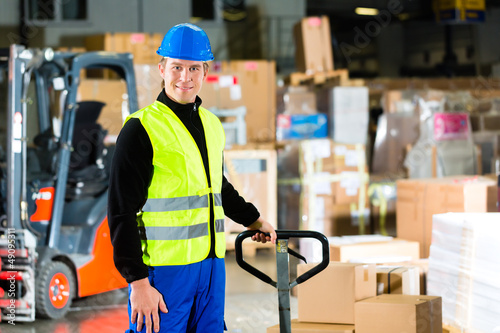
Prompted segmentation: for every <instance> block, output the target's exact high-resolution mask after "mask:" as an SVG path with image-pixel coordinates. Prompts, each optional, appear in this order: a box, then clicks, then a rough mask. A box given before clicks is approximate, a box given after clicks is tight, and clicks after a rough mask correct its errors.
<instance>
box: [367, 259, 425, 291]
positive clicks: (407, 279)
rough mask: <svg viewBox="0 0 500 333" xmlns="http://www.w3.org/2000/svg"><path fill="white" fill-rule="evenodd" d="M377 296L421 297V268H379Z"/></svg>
mask: <svg viewBox="0 0 500 333" xmlns="http://www.w3.org/2000/svg"><path fill="white" fill-rule="evenodd" d="M376 270H377V295H381V294H401V295H420V268H419V267H416V266H377V268H376Z"/></svg>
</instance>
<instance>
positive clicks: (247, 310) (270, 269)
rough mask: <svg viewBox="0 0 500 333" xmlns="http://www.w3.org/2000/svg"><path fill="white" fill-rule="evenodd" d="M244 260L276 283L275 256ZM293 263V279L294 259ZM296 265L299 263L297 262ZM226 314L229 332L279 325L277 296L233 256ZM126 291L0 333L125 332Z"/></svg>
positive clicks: (260, 331)
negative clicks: (240, 265)
mask: <svg viewBox="0 0 500 333" xmlns="http://www.w3.org/2000/svg"><path fill="white" fill-rule="evenodd" d="M245 260H246V261H247V262H248V263H250V264H251V265H253V266H255V267H257V268H258V269H260V270H261V271H263V272H264V273H266V274H267V275H269V276H270V277H271V278H272V279H273V280H275V281H276V262H275V254H274V253H272V251H271V250H259V251H258V252H257V254H256V255H255V256H254V257H249V256H245ZM290 262H291V263H292V264H291V266H292V273H291V274H292V276H293V266H294V263H295V261H294V258H292V259H290ZM295 264H296V263H295ZM226 274H227V283H226V314H225V320H226V325H227V328H228V332H231V333H265V332H266V328H267V327H269V326H273V325H276V324H278V323H279V314H278V293H277V291H276V289H275V288H273V287H272V286H270V285H267V284H265V283H264V282H262V281H260V280H259V279H257V278H256V277H254V276H252V275H251V274H249V273H247V272H246V271H244V270H243V269H241V268H240V267H239V266H238V264H237V263H236V260H235V257H234V253H233V252H228V254H227V256H226ZM290 303H291V316H292V318H297V299H296V298H295V297H291V298H290ZM126 304H127V292H126V290H124V289H122V290H116V291H113V292H109V293H106V294H102V295H97V296H91V297H86V298H84V299H79V300H75V301H74V302H73V307H72V309H71V311H70V312H69V313H68V314H67V315H66V317H65V318H63V319H61V320H41V319H37V320H36V321H35V322H34V323H20V322H17V323H16V325H15V326H12V325H9V324H7V323H0V333H21V332H22V333H79V332H81V333H94V332H95V333H103V332H106V333H118V332H120V333H123V332H124V331H125V330H126V329H127V328H128V319H127V315H128V314H127V307H126Z"/></svg>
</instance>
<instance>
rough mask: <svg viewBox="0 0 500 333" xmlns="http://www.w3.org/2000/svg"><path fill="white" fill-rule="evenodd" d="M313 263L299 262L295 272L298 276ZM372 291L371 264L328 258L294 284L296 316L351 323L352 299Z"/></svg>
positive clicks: (373, 268)
mask: <svg viewBox="0 0 500 333" xmlns="http://www.w3.org/2000/svg"><path fill="white" fill-rule="evenodd" d="M315 265H316V264H299V265H298V266H297V274H298V275H299V276H300V275H301V274H303V273H305V272H307V271H308V270H310V269H311V268H313V267H314V266H315ZM375 294H376V274H375V265H372V264H368V265H364V264H350V263H338V262H333V261H331V262H330V264H329V265H328V267H327V268H326V269H325V270H323V271H322V272H320V273H319V274H318V275H316V276H314V277H312V278H311V279H310V280H308V281H306V282H304V283H302V284H299V285H298V319H299V321H301V322H316V323H317V322H320V323H333V324H353V323H354V304H355V302H357V301H360V300H362V299H365V298H368V297H372V296H375Z"/></svg>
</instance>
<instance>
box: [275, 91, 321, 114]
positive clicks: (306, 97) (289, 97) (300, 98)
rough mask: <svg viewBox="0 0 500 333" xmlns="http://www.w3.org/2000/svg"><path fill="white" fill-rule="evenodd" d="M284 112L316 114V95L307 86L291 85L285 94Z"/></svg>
mask: <svg viewBox="0 0 500 333" xmlns="http://www.w3.org/2000/svg"><path fill="white" fill-rule="evenodd" d="M283 101H284V110H283V111H284V112H283V113H284V114H316V113H318V109H317V107H316V95H315V94H314V92H312V91H309V90H308V89H307V87H305V86H298V87H294V86H289V87H288V89H287V91H286V93H285V94H284V95H283Z"/></svg>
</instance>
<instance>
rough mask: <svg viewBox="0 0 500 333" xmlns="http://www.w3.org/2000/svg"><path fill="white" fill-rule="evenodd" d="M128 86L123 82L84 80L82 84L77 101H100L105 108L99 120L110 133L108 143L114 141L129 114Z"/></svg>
mask: <svg viewBox="0 0 500 333" xmlns="http://www.w3.org/2000/svg"><path fill="white" fill-rule="evenodd" d="M127 96H128V95H127V85H126V83H125V81H123V80H101V79H94V80H92V79H84V80H82V81H81V82H80V85H79V87H78V92H77V101H99V102H103V103H105V104H106V105H105V106H104V107H103V109H102V111H101V114H100V116H99V118H98V120H97V122H98V123H99V124H101V125H102V127H103V128H104V129H106V130H107V131H108V136H107V138H106V140H107V141H114V140H116V137H117V136H118V133H119V132H120V130H121V128H122V125H123V121H124V120H125V118H126V117H127V116H128V114H129V109H128V97H127Z"/></svg>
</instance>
